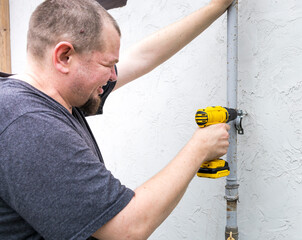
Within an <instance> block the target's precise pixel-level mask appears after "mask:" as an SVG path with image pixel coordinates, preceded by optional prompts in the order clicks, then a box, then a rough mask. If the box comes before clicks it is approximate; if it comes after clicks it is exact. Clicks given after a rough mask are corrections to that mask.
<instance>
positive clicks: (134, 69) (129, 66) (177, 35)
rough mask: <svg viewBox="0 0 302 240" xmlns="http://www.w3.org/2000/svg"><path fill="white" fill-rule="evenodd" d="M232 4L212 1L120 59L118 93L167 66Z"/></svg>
mask: <svg viewBox="0 0 302 240" xmlns="http://www.w3.org/2000/svg"><path fill="white" fill-rule="evenodd" d="M232 1H233V0H212V1H211V2H210V3H209V4H208V5H206V6H205V7H203V8H200V9H199V10H197V11H196V12H194V13H192V14H190V15H188V16H187V17H185V18H183V19H181V20H180V21H178V22H176V23H173V24H171V25H169V26H167V27H166V28H163V29H161V30H159V31H158V32H156V33H154V34H152V35H150V36H149V37H147V38H145V39H143V40H142V41H141V42H139V43H137V44H135V45H134V46H133V47H131V48H130V49H129V50H128V51H126V52H125V54H123V55H122V56H121V59H120V62H119V64H118V70H119V77H118V81H117V84H116V87H115V89H117V88H119V87H121V86H123V85H125V84H127V83H129V82H131V81H132V80H134V79H136V78H138V77H141V76H143V75H144V74H146V73H148V72H150V71H151V70H153V69H154V68H155V67H157V66H158V65H160V64H162V63H163V62H165V61H166V60H167V59H169V58H170V57H171V56H173V55H174V54H175V53H177V52H178V51H179V50H181V49H182V48H183V47H184V46H186V45H187V44H188V43H189V42H191V41H192V40H193V39H194V38H196V37H197V36H198V35H199V34H200V33H202V32H203V31H204V30H205V29H206V28H207V27H209V26H210V25H211V24H212V23H213V22H214V21H215V20H216V19H217V18H218V17H219V16H221V15H222V14H223V13H224V12H225V10H226V9H227V8H228V6H229V5H230V4H231V3H232Z"/></svg>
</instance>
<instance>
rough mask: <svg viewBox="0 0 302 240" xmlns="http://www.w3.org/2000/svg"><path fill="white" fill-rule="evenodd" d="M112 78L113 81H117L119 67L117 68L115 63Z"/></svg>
mask: <svg viewBox="0 0 302 240" xmlns="http://www.w3.org/2000/svg"><path fill="white" fill-rule="evenodd" d="M110 80H111V81H116V80H117V68H116V65H114V66H113V67H112V68H111V75H110Z"/></svg>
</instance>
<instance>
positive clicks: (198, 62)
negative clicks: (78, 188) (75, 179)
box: [10, 0, 302, 240]
mask: <svg viewBox="0 0 302 240" xmlns="http://www.w3.org/2000/svg"><path fill="white" fill-rule="evenodd" d="M128 1H129V3H128V5H127V7H125V8H121V9H117V10H112V11H111V13H112V15H113V16H114V17H115V18H116V19H117V21H118V22H119V24H120V26H121V29H122V35H123V36H122V49H121V53H122V52H123V51H124V49H125V48H127V47H129V46H130V45H132V44H133V43H135V42H136V41H138V40H140V39H142V38H143V37H144V36H146V35H148V34H150V33H152V32H154V31H156V30H157V29H159V28H161V27H163V26H166V25H168V24H169V23H172V22H174V21H176V20H178V19H180V18H181V17H183V16H185V15H187V14H189V13H191V12H193V11H194V10H197V9H198V8H199V7H200V6H203V5H204V4H206V3H207V2H208V1H206V0H200V1H193V0H187V1H181V0H158V1H151V0H144V1H142V0H128ZM40 2H42V1H41V0H27V1H25V0H22V1H20V0H10V7H11V10H10V11H11V34H12V36H11V37H12V67H13V71H14V72H19V71H21V70H22V69H23V65H24V62H25V47H26V30H27V23H28V19H29V16H30V14H31V12H32V11H33V10H34V8H35V7H36V6H37V4H38V3H40ZM239 12H240V13H239V82H238V87H239V88H238V106H239V107H240V108H241V109H244V110H246V111H247V112H248V116H247V117H246V118H245V120H244V128H245V135H243V136H238V162H239V163H238V181H239V184H240V187H239V194H240V202H239V203H238V227H239V232H240V233H239V234H240V235H239V236H240V239H245V240H254V239H269V240H281V239H282V240H283V239H291V240H300V239H302V237H301V235H302V228H301V225H302V204H301V202H300V199H301V198H302V166H301V165H302V161H301V157H302V105H301V102H302V73H301V70H300V66H301V65H302V28H301V26H302V2H301V1H300V0H288V1H281V0H266V1H260V0H259V1H244V0H242V1H240V3H239ZM155 47H156V46H155ZM225 104H226V15H224V16H222V17H221V18H220V19H219V20H218V21H216V22H215V23H214V24H213V25H212V26H211V27H210V28H209V29H208V30H206V31H205V32H204V34H203V35H202V36H200V37H198V38H197V39H196V40H194V41H193V42H192V43H191V44H190V45H188V46H187V47H186V48H184V49H183V50H182V51H181V52H179V53H178V54H177V55H175V56H174V57H173V58H172V59H170V60H169V61H168V62H166V63H165V64H164V65H162V66H161V67H159V68H157V69H156V70H154V71H153V72H152V73H150V74H148V75H147V76H144V77H142V78H141V79H140V80H138V81H136V82H133V83H130V84H129V85H127V86H125V87H124V88H122V89H120V90H118V91H116V92H114V93H113V94H112V95H111V97H110V98H109V99H108V100H107V103H106V105H105V114H104V115H103V116H98V117H93V118H89V122H90V124H91V126H92V129H93V131H94V133H95V137H96V139H97V141H98V143H99V144H100V148H101V150H102V153H103V156H104V158H105V161H106V164H107V167H108V168H109V169H110V170H111V171H112V172H113V173H114V175H115V176H116V177H118V178H120V179H121V181H122V182H123V183H124V184H126V185H127V186H129V187H132V188H135V187H137V186H139V185H140V184H142V183H143V182H144V181H146V180H147V179H148V178H150V177H151V176H152V175H154V174H155V173H156V172H158V171H159V170H160V169H161V168H163V167H164V166H165V165H166V164H167V163H168V162H169V160H170V159H172V158H173V157H174V156H175V155H176V154H177V152H178V151H179V150H180V149H181V148H182V146H184V144H185V143H186V141H187V140H188V139H189V138H190V137H191V135H192V134H193V132H194V129H195V128H196V124H195V121H194V115H195V112H196V110H197V109H198V108H201V107H206V106H210V105H225ZM224 186H225V179H218V180H210V179H199V178H195V179H193V181H192V183H191V184H190V186H189V188H188V190H187V193H186V195H185V196H184V198H183V199H182V201H181V202H180V204H179V205H178V207H177V208H176V209H175V210H174V212H173V213H172V215H171V216H170V217H169V218H168V219H167V220H166V221H165V222H164V223H163V224H162V225H161V226H160V227H159V228H158V230H157V231H156V232H155V233H154V234H153V235H152V236H151V237H150V239H152V240H171V239H176V240H181V239H188V240H195V239H205V240H221V239H224V228H225V218H226V210H225V205H226V204H225V200H224ZM149 210H150V211H152V209H149Z"/></svg>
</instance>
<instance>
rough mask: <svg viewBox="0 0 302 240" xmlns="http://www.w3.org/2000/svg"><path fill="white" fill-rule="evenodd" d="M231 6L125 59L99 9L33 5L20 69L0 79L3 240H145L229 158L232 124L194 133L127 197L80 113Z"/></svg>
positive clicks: (208, 12) (82, 3)
mask: <svg viewBox="0 0 302 240" xmlns="http://www.w3.org/2000/svg"><path fill="white" fill-rule="evenodd" d="M230 3H231V0H212V1H211V2H210V4H209V5H207V6H206V7H204V8H201V9H200V10H198V11H196V12H195V13H193V14H191V15H190V16H188V17H186V18H184V19H183V20H181V21H180V22H177V23H175V24H173V25H171V26H169V27H168V28H165V29H164V30H162V31H159V32H158V33H156V34H154V35H152V36H150V37H149V38H147V39H146V40H143V41H142V42H140V43H138V44H137V45H136V46H134V47H133V48H132V49H130V50H129V51H128V52H127V54H126V55H125V56H124V57H123V58H121V59H119V48H120V30H119V28H118V25H117V24H116V22H115V20H114V19H113V18H112V17H111V16H110V15H109V14H108V13H107V12H106V11H105V10H104V9H103V8H102V7H100V5H99V4H98V3H97V2H95V1H92V0H73V1H70V0H46V1H44V2H43V3H42V4H40V5H39V6H38V7H37V9H36V10H35V12H34V13H33V14H32V16H31V20H30V25H29V30H28V46H27V52H28V59H27V60H28V61H27V66H26V70H25V72H24V73H22V74H19V75H15V76H11V77H9V78H7V77H4V78H1V81H0V106H1V108H0V109H1V110H0V112H1V114H0V149H1V151H0V212H1V215H0V239H87V238H88V237H89V236H91V235H92V236H93V237H95V238H97V239H112V240H114V239H131V240H133V239H147V238H148V236H149V235H150V234H151V233H152V232H153V231H154V230H155V229H156V228H157V227H158V226H159V225H160V224H161V223H162V222H163V221H164V219H165V218H166V217H167V216H168V215H169V214H170V213H171V211H172V210H173V209H174V207H175V206H176V205H177V203H178V202H179V200H180V199H181V197H182V196H183V194H184V192H185V191H186V188H187V186H188V184H189V182H190V181H191V180H192V178H193V177H194V176H195V173H196V172H197V170H198V168H199V166H200V165H201V164H202V162H204V161H206V160H211V159H214V158H217V157H219V156H222V155H224V154H225V153H226V151H227V147H228V132H227V131H228V130H229V126H228V125H226V124H218V125H214V126H210V127H207V128H205V129H197V130H196V132H195V133H194V135H193V136H192V138H191V139H190V141H189V142H188V143H187V144H186V145H185V146H184V148H183V149H182V150H181V151H180V152H179V153H178V154H177V156H176V157H175V158H174V159H173V160H172V161H170V163H169V164H168V165H167V166H166V167H165V168H164V169H162V171H160V172H159V173H158V174H156V175H155V176H154V177H152V178H151V179H150V180H148V181H147V182H146V183H144V184H142V185H141V186H140V187H138V188H137V189H135V190H134V191H133V190H131V189H129V188H127V187H125V186H123V185H122V184H121V183H120V182H119V180H117V179H115V178H114V177H113V176H112V174H111V173H110V172H109V171H108V170H107V169H106V167H105V166H104V163H103V159H102V156H101V153H100V151H99V148H98V146H97V144H96V142H95V139H94V137H93V135H92V133H91V131H90V129H89V126H88V124H87V122H86V121H85V118H84V115H83V112H84V113H86V114H87V115H90V114H96V113H98V112H99V111H100V107H101V106H102V104H101V100H100V97H99V95H103V94H104V88H105V90H106V91H107V90H108V85H107V84H109V85H110V84H113V87H114V84H115V83H116V85H115V87H114V88H115V89H116V88H119V87H121V86H123V85H125V84H126V83H128V82H130V81H132V80H134V79H136V78H138V77H139V76H142V75H143V74H145V73H147V72H149V71H151V70H152V69H153V68H154V67H156V66H157V65H159V64H160V63H162V62H163V61H165V60H166V59H168V58H169V57H171V56H172V55H173V54H174V53H176V52H177V51H178V50H179V49H181V48H182V47H183V46H185V45H186V44H187V43H188V42H190V41H191V40H192V39H193V38H194V37H196V36H197V35H198V34H200V33H201V32H202V31H203V30H204V29H205V28H206V27H208V26H209V25H210V24H211V23H212V22H213V21H214V20H215V19H216V18H217V17H219V16H220V15H221V14H222V13H223V12H224V11H225V10H226V8H227V7H228V5H229V4H230ZM46 13H47V14H46ZM48 13H51V14H48ZM180 33H182V34H180ZM168 36H169V37H168ZM176 36H177V37H176ZM153 46H156V48H153ZM142 59H148V60H147V61H142ZM117 62H119V64H118V70H119V71H118V72H119V77H117V72H116V68H115V65H116V64H117ZM116 80H118V81H116ZM106 86H107V87H106ZM113 87H110V88H113ZM109 90H110V89H109ZM180 173H181V174H180ZM150 209H152V211H150Z"/></svg>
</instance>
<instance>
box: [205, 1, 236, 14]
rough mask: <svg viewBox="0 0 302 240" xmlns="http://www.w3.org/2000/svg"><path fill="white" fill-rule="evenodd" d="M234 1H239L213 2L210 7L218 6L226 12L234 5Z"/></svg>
mask: <svg viewBox="0 0 302 240" xmlns="http://www.w3.org/2000/svg"><path fill="white" fill-rule="evenodd" d="M233 1H237V0H212V1H211V2H210V5H213V6H218V7H220V8H221V10H222V11H223V12H224V11H225V10H226V9H227V8H228V7H229V6H230V5H231V4H232V2H233Z"/></svg>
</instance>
